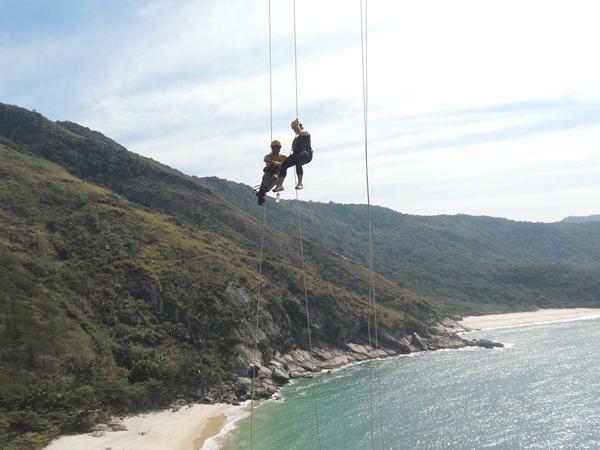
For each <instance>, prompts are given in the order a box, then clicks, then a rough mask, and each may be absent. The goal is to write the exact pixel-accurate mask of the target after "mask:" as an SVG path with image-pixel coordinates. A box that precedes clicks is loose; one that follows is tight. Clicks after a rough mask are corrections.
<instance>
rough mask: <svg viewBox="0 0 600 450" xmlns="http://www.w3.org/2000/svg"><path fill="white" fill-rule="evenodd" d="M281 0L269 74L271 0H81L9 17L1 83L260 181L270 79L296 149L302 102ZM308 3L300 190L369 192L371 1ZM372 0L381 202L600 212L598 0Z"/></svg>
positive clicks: (275, 5)
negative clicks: (31, 16)
mask: <svg viewBox="0 0 600 450" xmlns="http://www.w3.org/2000/svg"><path fill="white" fill-rule="evenodd" d="M271 4H272V5H271V14H272V20H271V25H272V36H271V38H272V53H271V62H272V72H271V77H272V78H271V80H270V74H269V35H268V25H269V24H268V19H269V17H268V3H267V2H263V1H258V0H232V1H228V2H213V1H199V2H187V1H175V2H166V1H163V0H155V1H145V2H143V3H138V2H125V3H118V2H109V3H108V5H109V6H103V5H107V3H100V2H94V1H92V2H88V3H85V4H84V6H82V7H81V8H72V9H73V10H76V12H77V11H79V12H77V14H79V15H78V16H77V18H76V19H69V23H78V24H79V25H78V26H77V27H74V28H73V30H72V31H65V30H68V28H64V27H63V28H62V29H61V30H58V27H57V30H56V31H55V32H54V33H49V34H47V35H44V34H43V33H41V32H38V33H37V34H36V33H33V34H32V37H30V38H28V39H27V41H26V42H25V41H23V42H20V41H19V39H17V38H15V36H17V37H18V36H25V35H27V33H25V32H24V33H20V34H15V33H13V32H11V31H9V32H4V33H3V36H2V37H1V38H0V39H1V40H2V42H3V43H8V46H7V47H6V48H4V49H2V50H0V61H2V67H3V68H4V67H8V68H9V69H8V70H6V73H5V74H3V80H4V81H3V82H0V94H2V95H3V96H4V97H7V99H8V100H9V101H8V102H9V103H19V101H25V104H21V106H25V107H29V108H36V109H38V110H39V111H40V112H41V113H43V114H45V115H48V116H49V117H51V118H57V119H63V120H64V119H66V120H74V121H77V122H80V123H82V124H83V125H85V126H89V127H91V128H94V129H97V130H99V131H101V132H102V133H104V134H106V135H108V136H110V137H111V138H113V139H115V140H116V141H118V142H120V143H122V144H123V145H125V146H126V147H128V148H129V149H130V150H132V151H135V152H137V153H140V154H144V155H147V156H151V157H153V158H154V159H157V160H159V161H161V162H163V163H165V164H169V165H172V166H174V167H176V168H178V169H180V170H182V171H184V172H186V173H189V174H197V175H199V176H206V175H216V176H220V177H223V178H227V179H231V180H234V181H239V182H244V183H247V184H250V185H254V184H257V183H258V181H259V179H260V168H261V162H260V161H261V159H262V156H263V154H264V153H265V152H266V151H267V149H268V143H269V142H270V140H271V121H270V103H271V99H270V97H269V96H270V90H271V89H272V107H273V137H274V138H277V139H280V140H281V141H282V142H283V143H284V151H285V150H286V149H287V148H289V143H290V142H291V140H292V138H293V133H292V131H291V130H290V128H289V122H290V121H291V120H292V119H293V118H294V117H295V115H296V84H295V76H294V74H295V65H294V34H293V31H294V22H293V10H292V3H291V2H273V1H272V2H271ZM296 5H297V10H296V21H297V23H296V25H297V35H296V38H297V42H296V44H297V49H298V53H297V63H298V66H297V68H298V79H297V82H298V84H297V86H298V102H299V103H298V109H299V115H300V117H301V118H302V119H303V121H304V123H305V125H306V126H307V128H308V129H309V130H310V131H311V133H312V135H313V145H314V148H315V159H314V161H313V162H312V163H311V164H310V165H308V166H307V167H306V183H305V185H306V189H305V191H303V192H302V197H303V198H307V199H312V200H319V201H329V200H333V201H336V202H354V203H357V202H364V201H365V200H366V192H365V173H364V171H365V168H364V143H363V138H364V129H363V104H362V95H363V92H362V68H361V58H362V53H361V47H360V39H361V30H360V14H359V13H360V10H359V2H358V1H357V2H353V1H348V0H328V1H326V2H323V1H320V0H319V1H318V0H303V1H302V2H296ZM368 7H369V10H368V27H369V28H368V34H367V37H368V47H367V57H368V81H369V90H368V95H369V117H368V119H369V120H368V123H369V129H368V136H369V147H368V148H369V169H370V183H371V194H372V195H371V200H372V202H373V203H375V204H381V205H383V206H389V207H392V208H394V209H396V210H399V211H403V212H409V213H419V214H440V213H467V214H488V215H492V216H505V217H509V218H515V219H523V220H559V219H560V218H561V217H562V216H566V215H575V214H577V215H584V214H597V213H598V211H597V209H596V203H594V200H593V199H594V198H597V197H598V194H600V181H596V180H595V177H594V176H593V175H592V174H593V170H594V169H596V168H598V166H599V165H600V163H599V161H598V157H596V156H595V154H596V153H597V151H596V149H597V146H598V141H599V140H600V125H598V123H597V117H598V113H599V112H600V111H599V108H598V106H597V105H598V104H600V103H599V100H600V81H599V80H600V65H598V64H597V62H596V59H597V58H596V57H595V54H596V52H597V51H596V48H595V47H596V45H597V42H598V41H600V28H598V27H597V26H596V23H595V22H596V20H595V18H596V17H597V12H598V11H597V7H596V4H595V3H594V2H586V1H582V2H576V3H569V4H567V3H563V2H541V1H531V2H525V3H523V2H517V1H512V0H511V1H505V2H501V3H490V2H481V1H456V2H446V1H430V2H426V3H416V2H369V5H368ZM67 11H69V12H70V11H71V10H68V9H64V11H63V13H65V14H66V13H67ZM1 13H2V5H1V4H0V14H1ZM22 16H23V17H26V15H22ZM113 16H114V17H113ZM117 16H118V17H117ZM57 17H58V16H57ZM123 17H125V19H123ZM120 18H121V19H120ZM22 20H24V19H22ZM65 20H67V19H65ZM22 26H23V27H24V28H25V29H26V27H27V26H31V27H33V26H34V24H33V23H31V24H28V23H23V25H22ZM38 35H39V36H38ZM15 39H16V41H15ZM7 63H8V64H7ZM270 85H271V86H270ZM47 87H51V89H49V88H47ZM10 100H13V101H10ZM2 101H5V100H2ZM253 168H254V169H253ZM286 184H287V183H286ZM291 185H292V183H291V182H290V183H289V186H290V187H291ZM284 195H285V196H290V197H291V196H293V195H294V192H291V193H290V192H288V191H285V193H284ZM568 199H570V200H568Z"/></svg>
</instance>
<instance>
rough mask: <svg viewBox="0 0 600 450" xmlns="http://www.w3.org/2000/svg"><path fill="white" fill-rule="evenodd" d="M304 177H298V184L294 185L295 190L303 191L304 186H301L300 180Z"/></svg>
mask: <svg viewBox="0 0 600 450" xmlns="http://www.w3.org/2000/svg"><path fill="white" fill-rule="evenodd" d="M303 178H304V175H298V184H297V185H296V189H303V188H304V185H303V184H302V179H303Z"/></svg>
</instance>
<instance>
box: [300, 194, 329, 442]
mask: <svg viewBox="0 0 600 450" xmlns="http://www.w3.org/2000/svg"><path fill="white" fill-rule="evenodd" d="M296 210H297V216H298V234H299V238H300V257H301V260H302V284H303V287H304V305H305V308H306V326H307V327H308V346H309V349H310V364H311V368H312V388H313V398H314V403H315V418H316V426H317V436H318V438H319V448H320V449H322V448H323V447H322V444H321V427H320V426H319V405H318V402H317V381H316V379H315V360H314V358H313V346H312V331H311V329H310V313H309V309H308V293H307V288H306V271H305V265H304V245H303V243H302V242H303V240H302V225H301V223H300V200H299V199H298V191H296Z"/></svg>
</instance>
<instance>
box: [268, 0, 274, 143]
mask: <svg viewBox="0 0 600 450" xmlns="http://www.w3.org/2000/svg"><path fill="white" fill-rule="evenodd" d="M272 48H273V47H272V45H271V0H269V112H270V114H271V142H273V50H272Z"/></svg>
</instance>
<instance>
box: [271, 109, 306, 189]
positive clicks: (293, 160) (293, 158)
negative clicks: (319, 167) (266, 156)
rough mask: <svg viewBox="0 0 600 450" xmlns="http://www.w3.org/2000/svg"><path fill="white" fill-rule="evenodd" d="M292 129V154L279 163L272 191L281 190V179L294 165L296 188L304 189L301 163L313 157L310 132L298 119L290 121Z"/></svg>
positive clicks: (282, 179) (303, 163)
mask: <svg viewBox="0 0 600 450" xmlns="http://www.w3.org/2000/svg"><path fill="white" fill-rule="evenodd" d="M292 130H294V132H295V133H296V137H295V138H294V142H292V154H291V155H290V156H289V157H288V158H286V160H285V161H284V162H283V164H282V165H281V170H280V172H279V180H278V181H277V186H275V188H274V189H273V192H279V191H283V181H284V180H285V177H286V175H287V170H288V169H289V168H290V167H292V166H296V175H298V184H297V185H296V189H304V185H303V184H302V179H303V178H304V170H303V168H302V166H303V165H305V164H308V163H309V162H311V161H312V158H313V149H312V147H311V144H310V133H309V132H308V130H305V129H304V125H302V122H300V120H298V119H296V120H294V121H293V122H292Z"/></svg>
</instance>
